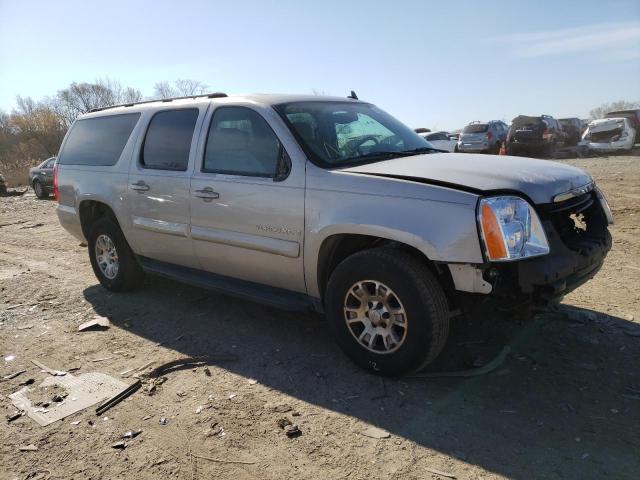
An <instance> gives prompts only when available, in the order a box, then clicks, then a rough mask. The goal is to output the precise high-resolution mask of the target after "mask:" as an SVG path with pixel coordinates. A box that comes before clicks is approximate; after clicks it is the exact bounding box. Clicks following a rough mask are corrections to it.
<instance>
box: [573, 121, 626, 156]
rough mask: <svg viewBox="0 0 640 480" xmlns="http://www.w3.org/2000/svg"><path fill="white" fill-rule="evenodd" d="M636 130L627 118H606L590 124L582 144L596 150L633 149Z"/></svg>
mask: <svg viewBox="0 0 640 480" xmlns="http://www.w3.org/2000/svg"><path fill="white" fill-rule="evenodd" d="M635 135H636V132H635V130H634V129H633V128H631V127H630V125H629V122H628V120H627V119H626V118H606V119H601V120H595V121H593V122H591V123H590V124H589V126H588V127H587V130H586V131H585V133H584V136H583V137H582V141H581V142H580V146H582V147H583V148H587V149H589V150H594V151H620V150H631V148H633V145H634V141H635Z"/></svg>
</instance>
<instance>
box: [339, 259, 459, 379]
mask: <svg viewBox="0 0 640 480" xmlns="http://www.w3.org/2000/svg"><path fill="white" fill-rule="evenodd" d="M326 307H327V317H328V322H329V325H330V328H331V330H332V333H333V335H334V337H335V339H336V341H337V343H338V345H339V346H340V347H341V348H342V350H343V351H344V352H345V354H346V355H347V356H348V357H349V358H350V359H351V360H352V361H353V362H355V363H356V364H357V365H359V366H360V367H362V368H365V369H367V370H370V371H373V372H375V373H379V374H382V375H404V374H408V373H413V372H416V371H418V370H420V369H422V368H424V367H425V366H426V365H427V364H429V363H430V362H431V361H433V360H434V359H435V358H436V357H437V356H438V354H439V353H440V352H441V351H442V348H443V347H444V344H445V342H446V339H447V336H448V333H449V314H448V312H449V311H448V307H447V299H446V297H445V294H444V292H443V290H442V287H441V286H440V284H439V283H438V281H437V280H436V278H435V276H434V275H433V274H432V273H431V271H430V270H429V269H428V268H427V266H426V265H425V264H424V263H423V262H422V261H421V260H420V259H419V258H417V257H415V256H413V255H411V254H408V253H406V252H403V251H400V250H396V249H392V248H375V249H371V250H364V251H362V252H358V253H356V254H354V255H352V256H350V257H348V258H347V259H346V260H344V261H343V262H342V263H340V264H339V265H338V266H337V267H336V269H335V271H334V272H333V274H332V275H331V278H330V280H329V285H328V286H327V293H326Z"/></svg>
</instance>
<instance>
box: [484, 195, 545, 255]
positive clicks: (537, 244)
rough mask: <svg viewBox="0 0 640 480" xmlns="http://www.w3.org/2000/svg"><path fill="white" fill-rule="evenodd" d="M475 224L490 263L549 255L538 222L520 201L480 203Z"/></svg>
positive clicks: (492, 199) (486, 200) (493, 199)
mask: <svg viewBox="0 0 640 480" xmlns="http://www.w3.org/2000/svg"><path fill="white" fill-rule="evenodd" d="M478 223H479V224H480V232H481V234H482V240H483V242H484V247H485V253H486V255H487V258H488V259H489V260H491V261H493V262H496V261H510V260H518V259H521V258H527V257H537V256H539V255H546V254H547V253H549V242H547V236H546V235H545V233H544V229H543V228H542V224H541V223H540V219H539V218H538V215H537V214H536V212H535V210H534V209H533V208H532V207H531V205H529V203H528V202H527V201H526V200H523V199H522V198H520V197H510V196H504V197H489V198H483V199H481V200H480V205H479V208H478Z"/></svg>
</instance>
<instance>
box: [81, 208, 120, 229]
mask: <svg viewBox="0 0 640 480" xmlns="http://www.w3.org/2000/svg"><path fill="white" fill-rule="evenodd" d="M102 217H107V218H110V219H112V220H113V221H114V222H116V223H118V219H117V218H116V215H115V213H113V210H111V207H109V205H107V204H106V203H102V202H98V201H96V200H85V201H84V202H82V203H81V204H80V224H81V225H82V233H83V235H84V238H87V239H88V238H89V231H90V230H91V226H92V225H93V224H94V223H95V222H96V220H98V219H100V218H102Z"/></svg>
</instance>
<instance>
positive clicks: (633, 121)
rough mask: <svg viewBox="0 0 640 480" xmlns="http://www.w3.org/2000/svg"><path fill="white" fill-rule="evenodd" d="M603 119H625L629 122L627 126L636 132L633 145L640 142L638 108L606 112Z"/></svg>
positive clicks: (639, 111) (639, 112)
mask: <svg viewBox="0 0 640 480" xmlns="http://www.w3.org/2000/svg"><path fill="white" fill-rule="evenodd" d="M605 118H626V119H627V120H629V126H630V127H631V128H633V129H634V131H635V132H636V136H635V138H634V139H633V143H634V144H636V143H638V142H640V108H637V109H632V110H617V111H615V112H608V113H607V114H606V115H605Z"/></svg>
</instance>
